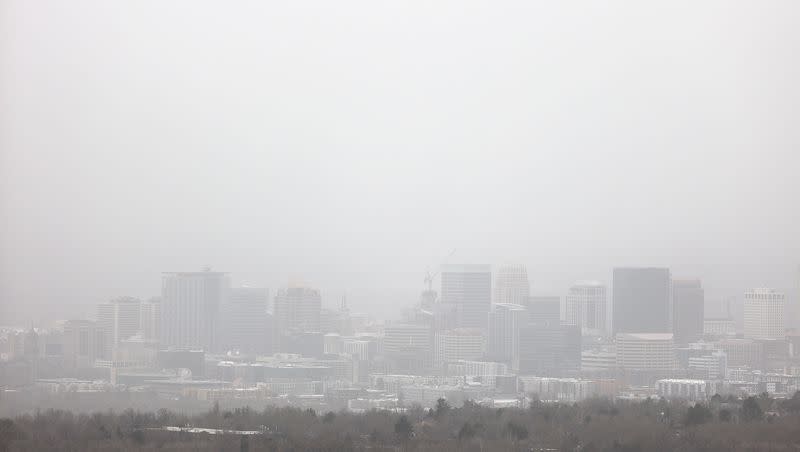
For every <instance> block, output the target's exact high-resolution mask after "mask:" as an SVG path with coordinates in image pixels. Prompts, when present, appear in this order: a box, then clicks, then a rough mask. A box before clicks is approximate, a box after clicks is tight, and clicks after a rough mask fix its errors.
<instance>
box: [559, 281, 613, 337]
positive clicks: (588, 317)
mask: <svg viewBox="0 0 800 452" xmlns="http://www.w3.org/2000/svg"><path fill="white" fill-rule="evenodd" d="M606 299H607V294H606V286H605V285H604V284H602V283H600V282H598V281H583V282H578V283H576V284H574V285H573V286H572V287H570V288H569V293H567V298H566V303H565V306H564V323H565V324H567V325H575V326H577V327H580V328H581V331H584V332H587V333H588V332H591V333H596V332H600V333H601V334H602V333H603V332H605V331H606V330H607V328H606Z"/></svg>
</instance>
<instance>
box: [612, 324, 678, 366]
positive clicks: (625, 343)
mask: <svg viewBox="0 0 800 452" xmlns="http://www.w3.org/2000/svg"><path fill="white" fill-rule="evenodd" d="M616 339H617V367H619V368H621V369H625V370H643V371H655V372H669V371H671V370H673V369H674V368H675V361H676V360H675V344H674V342H673V338H672V334H671V333H619V334H617V336H616Z"/></svg>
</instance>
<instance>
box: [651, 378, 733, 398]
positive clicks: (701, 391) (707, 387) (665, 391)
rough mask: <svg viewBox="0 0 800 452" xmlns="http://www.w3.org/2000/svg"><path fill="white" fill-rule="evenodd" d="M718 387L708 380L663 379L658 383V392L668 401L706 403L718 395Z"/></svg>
mask: <svg viewBox="0 0 800 452" xmlns="http://www.w3.org/2000/svg"><path fill="white" fill-rule="evenodd" d="M717 387H718V386H717V385H716V384H714V383H712V382H709V381H706V380H689V379H663V380H658V381H657V382H656V392H657V393H658V395H659V396H661V397H664V398H666V399H683V400H689V401H693V402H698V401H704V400H707V399H708V398H709V397H711V396H712V395H714V394H716V393H717Z"/></svg>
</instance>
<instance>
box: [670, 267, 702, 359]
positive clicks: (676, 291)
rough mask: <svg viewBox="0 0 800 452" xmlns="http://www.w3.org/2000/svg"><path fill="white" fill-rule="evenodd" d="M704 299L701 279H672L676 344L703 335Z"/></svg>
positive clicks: (695, 339)
mask: <svg viewBox="0 0 800 452" xmlns="http://www.w3.org/2000/svg"><path fill="white" fill-rule="evenodd" d="M704 300H705V293H704V291H703V286H702V284H701V283H700V280H699V279H676V280H674V281H672V333H673V334H674V336H675V343H676V344H688V343H690V342H695V341H697V340H700V339H701V338H702V337H703V318H704V317H705V302H704Z"/></svg>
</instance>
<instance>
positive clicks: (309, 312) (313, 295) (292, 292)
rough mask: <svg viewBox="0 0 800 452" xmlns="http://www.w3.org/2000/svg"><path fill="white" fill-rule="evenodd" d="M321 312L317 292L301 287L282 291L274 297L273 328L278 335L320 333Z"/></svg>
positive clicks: (320, 303) (320, 302)
mask: <svg viewBox="0 0 800 452" xmlns="http://www.w3.org/2000/svg"><path fill="white" fill-rule="evenodd" d="M321 311H322V297H320V294H319V291H318V290H315V289H311V288H308V287H302V286H294V287H289V288H287V289H282V290H280V291H279V292H278V294H277V295H276V296H275V306H274V309H273V312H274V314H275V328H276V330H277V331H278V332H279V334H283V333H286V332H308V331H320V312H321Z"/></svg>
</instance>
